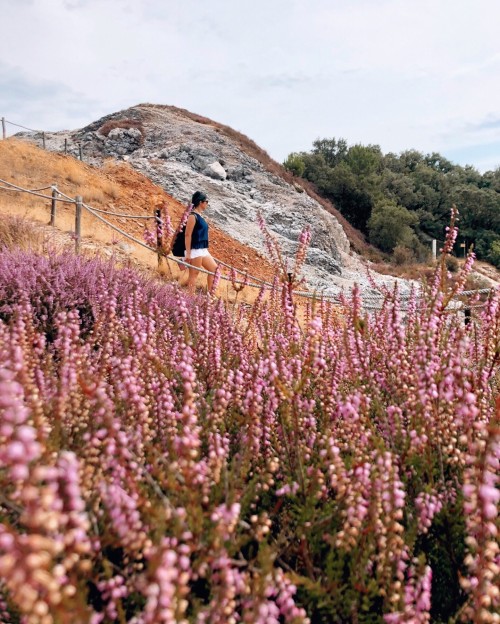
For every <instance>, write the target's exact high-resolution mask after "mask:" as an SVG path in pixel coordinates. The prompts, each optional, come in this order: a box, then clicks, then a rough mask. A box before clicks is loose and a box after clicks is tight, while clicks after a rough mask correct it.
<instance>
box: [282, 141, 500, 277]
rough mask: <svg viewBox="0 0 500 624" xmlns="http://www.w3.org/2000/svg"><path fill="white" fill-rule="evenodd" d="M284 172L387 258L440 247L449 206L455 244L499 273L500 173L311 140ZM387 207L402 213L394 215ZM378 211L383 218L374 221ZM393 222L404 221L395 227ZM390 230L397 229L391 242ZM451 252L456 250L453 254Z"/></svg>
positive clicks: (432, 157) (414, 154) (434, 157)
mask: <svg viewBox="0 0 500 624" xmlns="http://www.w3.org/2000/svg"><path fill="white" fill-rule="evenodd" d="M285 167H286V168H287V169H289V170H290V171H292V172H293V173H294V174H295V175H300V176H302V177H304V178H305V179H307V180H309V181H311V182H313V183H314V184H315V185H316V187H317V189H318V191H319V193H320V194H322V195H323V196H324V197H326V198H327V199H329V200H330V201H331V202H333V203H334V204H335V206H336V207H337V208H338V209H339V210H340V212H341V213H342V214H343V215H344V216H345V217H346V219H347V220H348V221H349V222H350V223H351V224H352V225H353V226H354V227H356V228H357V229H359V230H361V232H363V233H364V234H367V235H369V237H370V240H371V241H372V243H374V244H375V245H377V246H379V248H380V249H381V250H383V251H390V252H392V251H393V249H394V248H395V247H396V246H398V245H399V246H403V247H406V248H408V249H410V250H413V251H414V252H415V255H416V258H417V259H423V258H425V257H426V256H427V255H428V253H429V251H430V247H431V241H432V240H433V239H436V240H438V241H440V242H441V241H442V240H443V239H444V233H445V227H446V226H447V224H448V220H449V215H450V210H451V207H452V206H453V205H456V206H457V208H458V210H459V214H460V221H459V227H460V232H461V237H462V240H460V241H458V242H457V244H460V243H461V242H463V240H465V241H466V242H467V248H469V246H470V245H473V246H474V250H475V252H476V254H477V256H478V258H479V259H482V260H486V261H488V262H491V263H492V264H494V265H495V266H499V265H500V261H499V257H498V244H497V243H498V241H499V240H500V238H499V235H498V232H500V168H498V169H496V170H495V171H488V172H486V173H484V174H481V173H479V172H478V171H477V170H476V169H475V168H474V167H471V166H466V167H461V166H459V165H455V164H453V163H452V162H451V161H449V160H448V159H447V158H445V157H444V156H442V155H441V154H439V153H437V152H433V153H431V154H422V153H421V152H419V151H417V150H413V149H410V150H406V151H404V152H401V153H400V154H399V155H398V154H394V153H388V154H385V155H384V154H383V153H382V152H381V150H380V147H379V146H378V145H367V146H364V145H360V144H357V145H353V146H349V145H348V144H347V142H346V140H345V139H335V138H330V139H317V140H316V141H314V143H313V149H312V150H311V151H310V152H308V153H307V152H301V153H300V154H297V153H292V154H290V155H289V157H288V158H287V160H286V161H285ZM394 206H398V207H400V208H402V209H404V210H405V211H406V212H403V213H398V212H397V211H396V213H395V209H394ZM386 209H387V211H388V214H387V215H385V217H382V216H381V215H380V214H378V213H379V212H380V210H386ZM375 212H376V213H377V214H375ZM408 212H410V213H411V214H412V218H411V219H410V218H409V217H408V215H407V213H408ZM398 214H399V215H400V216H401V215H404V218H403V222H402V223H399V224H398V223H397V215H398ZM391 224H392V225H397V226H398V227H397V228H396V231H395V232H394V233H392V234H391V233H390V232H389V231H388V228H389V226H390V225H391ZM459 251H460V248H459V247H457V248H456V249H455V253H457V255H458V252H459ZM401 260H402V256H401V255H400V258H399V260H398V262H399V261H401Z"/></svg>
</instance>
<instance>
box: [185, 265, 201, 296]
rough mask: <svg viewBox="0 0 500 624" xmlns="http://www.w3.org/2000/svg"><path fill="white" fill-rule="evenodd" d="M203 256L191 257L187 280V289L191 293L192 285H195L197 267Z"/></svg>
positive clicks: (192, 291) (192, 292)
mask: <svg viewBox="0 0 500 624" xmlns="http://www.w3.org/2000/svg"><path fill="white" fill-rule="evenodd" d="M202 260H203V258H193V259H192V260H191V261H190V263H191V266H190V267H189V277H188V281H187V289H188V291H189V292H190V293H191V294H194V287H195V285H196V277H197V275H198V273H199V271H198V269H199V268H200V267H201V264H202Z"/></svg>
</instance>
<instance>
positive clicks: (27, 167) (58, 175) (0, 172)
mask: <svg viewBox="0 0 500 624" xmlns="http://www.w3.org/2000/svg"><path fill="white" fill-rule="evenodd" d="M0 178H2V179H4V180H7V181H9V182H13V183H15V184H17V185H18V186H20V187H23V188H26V189H35V188H40V187H42V186H47V185H50V184H51V183H56V184H57V187H58V189H59V190H60V191H62V192H63V193H65V194H66V195H68V196H69V197H75V196H76V195H81V196H82V197H83V200H84V202H85V203H86V204H88V205H90V206H94V207H100V208H102V209H103V210H105V211H108V212H119V213H123V214H130V215H137V214H143V215H152V213H153V210H154V208H155V207H157V206H158V205H160V204H166V205H167V210H168V212H169V214H170V216H171V218H172V220H173V222H174V223H177V222H178V220H179V219H180V217H181V215H182V214H183V212H184V210H185V206H183V205H182V204H181V203H180V202H178V201H176V200H175V199H174V198H172V197H171V196H169V195H168V194H167V193H165V191H164V190H163V189H162V188H161V187H159V186H157V185H155V184H154V183H153V182H151V181H150V180H149V179H148V178H146V177H145V176H143V175H142V174H140V173H138V172H137V171H135V170H134V169H132V168H131V167H130V165H128V164H126V163H116V162H115V161H113V160H111V159H110V160H109V161H107V162H105V163H104V166H103V167H100V168H93V167H90V166H89V165H87V164H86V163H83V162H81V161H79V160H76V159H74V158H72V157H71V156H65V155H62V154H55V153H52V152H48V151H44V150H42V149H40V148H39V147H36V146H34V145H32V144H30V143H27V142H25V141H20V140H19V139H15V138H11V139H7V140H5V141H0ZM0 184H1V183H0ZM43 194H44V195H45V196H48V198H47V199H44V198H42V197H37V196H33V195H30V194H28V193H23V192H11V191H5V190H0V219H3V218H4V215H17V216H19V217H23V218H25V219H27V220H31V221H34V222H38V223H43V224H48V222H49V218H50V204H51V201H50V194H51V193H50V189H47V190H45V191H43ZM115 200H118V201H115ZM108 220H109V221H110V222H111V223H113V224H114V225H115V226H118V227H120V228H121V229H122V230H125V231H126V232H127V233H128V234H129V235H132V236H134V237H135V238H137V239H139V240H143V232H144V221H137V220H127V219H124V218H122V217H113V216H111V215H109V216H108ZM148 224H149V227H150V228H151V227H152V225H151V222H148ZM74 228H75V209H74V205H73V204H63V203H59V202H58V204H57V214H56V229H55V230H54V228H49V230H50V233H49V234H48V236H49V238H50V239H51V243H50V244H51V245H52V246H53V245H54V242H53V240H52V239H54V238H56V239H57V241H59V240H61V241H62V239H63V237H60V236H57V237H55V236H54V234H52V233H53V232H55V231H60V232H61V233H64V232H65V233H66V238H67V235H68V233H71V232H73V231H74ZM42 229H43V228H42ZM82 237H83V240H82V243H85V244H87V245H88V244H89V243H90V244H91V246H92V245H93V248H94V249H96V250H98V249H99V248H100V247H102V250H103V251H105V252H107V255H109V252H110V251H111V252H112V253H113V250H116V249H118V250H119V249H120V247H119V244H120V243H126V244H127V245H128V246H129V247H130V251H129V252H127V253H128V254H129V256H130V258H131V260H132V261H133V262H134V263H137V264H136V266H139V265H140V266H141V267H148V270H151V271H154V273H155V274H156V275H158V273H160V274H163V276H164V278H165V279H168V280H170V279H177V278H178V277H180V278H181V280H182V279H184V278H185V277H186V272H183V274H182V275H181V272H180V271H179V269H178V266H177V263H175V262H170V263H168V264H167V263H166V262H163V264H162V267H161V269H160V271H158V266H157V258H156V254H154V253H152V252H151V251H148V250H147V249H144V248H143V247H141V246H138V245H136V244H135V243H133V242H131V241H130V240H129V239H127V238H125V237H123V236H121V235H120V234H118V233H116V232H115V231H113V230H112V229H110V228H108V227H106V226H105V225H104V224H102V222H100V221H98V220H96V219H95V217H93V216H92V215H90V214H89V213H88V212H87V211H84V213H83V215H82ZM13 239H14V238H13ZM68 240H70V245H71V244H73V245H74V241H72V239H68ZM66 243H67V241H66ZM66 243H65V244H66ZM61 244H62V243H61ZM211 247H212V249H213V254H214V256H215V257H217V258H219V259H220V260H221V261H223V262H226V263H227V264H230V265H231V266H234V267H236V268H237V269H241V270H246V269H248V268H249V267H252V270H251V273H253V274H254V275H256V276H257V277H260V278H261V279H266V280H272V276H273V273H274V270H273V268H272V267H271V265H270V264H269V262H268V261H267V260H266V259H265V258H263V257H262V256H260V254H258V253H257V252H256V251H255V250H254V249H252V248H250V247H247V246H245V245H242V244H241V243H239V242H238V241H235V240H233V239H232V238H230V237H229V236H228V235H227V234H225V233H224V232H221V231H219V230H218V229H217V228H216V227H212V228H211ZM105 248H106V249H105ZM121 255H123V254H121ZM120 262H123V258H121V259H120ZM198 281H199V285H200V286H201V285H204V284H205V283H206V277H205V276H204V275H200V277H199V280H198ZM257 293H258V291H257V290H256V289H254V288H250V287H247V288H245V291H244V292H243V293H240V294H239V295H238V296H236V293H235V292H234V290H233V289H232V287H231V286H230V285H228V282H226V281H221V284H220V287H219V289H218V294H219V296H221V297H222V298H224V299H228V300H230V301H231V300H234V299H237V300H238V302H242V301H248V302H251V301H252V300H253V299H254V298H255V296H256V294H257Z"/></svg>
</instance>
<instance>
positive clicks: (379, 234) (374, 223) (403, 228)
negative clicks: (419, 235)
mask: <svg viewBox="0 0 500 624" xmlns="http://www.w3.org/2000/svg"><path fill="white" fill-rule="evenodd" d="M417 223H418V217H417V215H415V214H414V213H412V212H410V211H409V210H407V209H406V208H404V207H403V206H398V205H397V204H391V203H386V204H381V205H379V206H377V207H376V208H375V209H374V211H373V213H372V215H371V217H370V219H369V221H368V232H369V235H370V241H371V242H372V243H374V244H375V245H376V246H377V247H379V248H380V249H382V251H389V252H391V251H393V250H394V248H395V247H396V246H397V245H400V246H403V247H407V248H411V247H412V245H414V243H415V240H416V237H415V233H414V231H413V229H412V226H415V225H416V224H417Z"/></svg>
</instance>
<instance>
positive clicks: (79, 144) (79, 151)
mask: <svg viewBox="0 0 500 624" xmlns="http://www.w3.org/2000/svg"><path fill="white" fill-rule="evenodd" d="M78 154H79V155H80V160H83V156H82V144H81V143H78Z"/></svg>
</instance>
